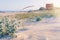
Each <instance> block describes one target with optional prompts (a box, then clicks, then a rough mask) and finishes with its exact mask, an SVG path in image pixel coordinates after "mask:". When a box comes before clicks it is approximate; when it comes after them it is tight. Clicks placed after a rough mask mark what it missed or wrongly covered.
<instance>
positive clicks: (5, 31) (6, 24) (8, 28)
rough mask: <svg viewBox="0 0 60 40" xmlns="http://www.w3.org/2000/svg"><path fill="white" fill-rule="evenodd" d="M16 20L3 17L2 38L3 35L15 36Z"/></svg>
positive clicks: (1, 23)
mask: <svg viewBox="0 0 60 40" xmlns="http://www.w3.org/2000/svg"><path fill="white" fill-rule="evenodd" d="M14 21H15V20H11V21H9V18H8V17H3V18H2V19H0V38H1V37H3V36H5V35H6V36H10V37H13V36H14V33H15V31H16V27H15V24H14Z"/></svg>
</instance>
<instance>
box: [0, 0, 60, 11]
mask: <svg viewBox="0 0 60 40" xmlns="http://www.w3.org/2000/svg"><path fill="white" fill-rule="evenodd" d="M47 3H53V4H54V6H55V7H60V0H0V10H2V11H8V10H13V11H21V10H23V8H24V7H27V6H32V5H33V7H30V8H27V9H24V10H35V9H39V8H40V7H45V5H46V4H47Z"/></svg>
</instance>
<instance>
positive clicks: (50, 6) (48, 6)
mask: <svg viewBox="0 0 60 40" xmlns="http://www.w3.org/2000/svg"><path fill="white" fill-rule="evenodd" d="M53 8H54V6H53V4H46V9H47V10H51V9H53Z"/></svg>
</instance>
